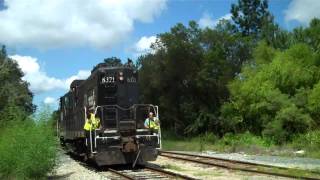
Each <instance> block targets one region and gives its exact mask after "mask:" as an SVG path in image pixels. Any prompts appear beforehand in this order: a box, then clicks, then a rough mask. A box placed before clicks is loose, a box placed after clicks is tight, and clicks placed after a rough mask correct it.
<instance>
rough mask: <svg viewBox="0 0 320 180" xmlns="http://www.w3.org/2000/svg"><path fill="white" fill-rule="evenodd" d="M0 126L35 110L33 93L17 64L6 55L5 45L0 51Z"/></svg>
mask: <svg viewBox="0 0 320 180" xmlns="http://www.w3.org/2000/svg"><path fill="white" fill-rule="evenodd" d="M0 67H1V68H0V81H1V84H0V126H3V125H5V123H6V122H7V121H10V120H14V119H17V118H16V116H19V117H20V118H19V119H24V118H23V117H26V116H27V115H29V114H31V113H33V112H34V110H35V106H34V105H33V104H32V98H33V94H32V93H31V92H30V90H29V89H28V83H27V82H25V81H23V80H22V77H23V73H22V71H21V70H20V69H19V67H18V64H17V63H16V62H15V61H14V60H12V59H10V58H8V57H7V54H6V50H5V47H4V46H3V47H2V50H1V52H0Z"/></svg>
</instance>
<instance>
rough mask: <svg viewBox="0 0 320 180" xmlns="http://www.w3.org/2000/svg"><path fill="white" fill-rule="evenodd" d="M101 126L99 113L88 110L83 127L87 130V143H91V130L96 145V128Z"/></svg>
mask: <svg viewBox="0 0 320 180" xmlns="http://www.w3.org/2000/svg"><path fill="white" fill-rule="evenodd" d="M99 127H100V119H99V117H98V114H96V115H95V114H94V113H93V112H92V111H90V112H87V118H86V121H85V124H84V127H83V129H84V130H85V135H86V139H87V144H89V143H90V131H91V140H92V141H91V142H92V144H93V147H94V143H95V141H94V137H95V132H94V130H96V129H97V128H99Z"/></svg>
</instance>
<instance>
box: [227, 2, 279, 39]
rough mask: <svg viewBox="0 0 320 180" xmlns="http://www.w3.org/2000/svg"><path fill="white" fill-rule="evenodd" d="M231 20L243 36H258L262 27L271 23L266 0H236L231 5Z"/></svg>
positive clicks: (271, 18) (271, 19)
mask: <svg viewBox="0 0 320 180" xmlns="http://www.w3.org/2000/svg"><path fill="white" fill-rule="evenodd" d="M231 14H232V20H233V21H234V23H235V24H236V25H237V27H238V30H239V31H240V32H241V33H242V34H243V35H244V36H251V35H252V36H254V37H258V36H259V35H260V33H261V30H262V28H263V27H264V26H265V25H267V24H270V23H271V24H272V23H273V17H272V15H271V13H270V12H269V11H268V1H267V0H238V3H237V4H232V6H231Z"/></svg>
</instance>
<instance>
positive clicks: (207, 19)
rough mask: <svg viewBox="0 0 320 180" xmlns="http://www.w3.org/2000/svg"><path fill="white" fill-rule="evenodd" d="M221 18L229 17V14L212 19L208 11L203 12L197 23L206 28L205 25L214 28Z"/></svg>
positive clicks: (227, 18)
mask: <svg viewBox="0 0 320 180" xmlns="http://www.w3.org/2000/svg"><path fill="white" fill-rule="evenodd" d="M222 19H225V20H229V19H231V14H230V13H229V14H226V15H224V16H222V17H220V18H218V19H213V18H212V17H211V16H210V15H209V14H208V13H204V14H203V15H202V17H201V18H200V19H199V21H198V23H199V26H200V27H201V28H206V27H208V28H214V27H215V26H216V25H217V24H218V23H219V21H220V20H222Z"/></svg>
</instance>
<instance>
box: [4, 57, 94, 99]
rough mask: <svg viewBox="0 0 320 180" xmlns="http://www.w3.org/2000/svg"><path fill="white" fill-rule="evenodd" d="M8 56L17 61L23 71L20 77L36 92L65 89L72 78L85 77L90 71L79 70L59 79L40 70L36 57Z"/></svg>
mask: <svg viewBox="0 0 320 180" xmlns="http://www.w3.org/2000/svg"><path fill="white" fill-rule="evenodd" d="M10 58H12V59H14V60H15V61H16V62H17V63H18V65H19V67H20V68H21V70H22V72H23V73H24V76H23V78H22V79H23V80H25V81H27V82H29V83H30V89H31V91H32V92H34V93H36V94H38V93H42V92H47V91H51V90H56V89H64V90H66V89H68V88H69V86H70V83H71V82H72V81H73V80H75V79H85V78H87V77H88V76H89V75H90V71H86V70H80V71H79V72H78V73H77V74H76V75H73V76H71V77H69V78H66V79H59V78H55V77H50V76H48V75H47V74H46V72H45V71H42V70H41V68H40V65H39V63H38V59H37V58H34V57H31V56H20V55H13V56H10Z"/></svg>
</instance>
